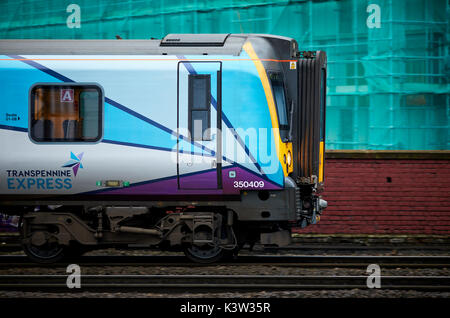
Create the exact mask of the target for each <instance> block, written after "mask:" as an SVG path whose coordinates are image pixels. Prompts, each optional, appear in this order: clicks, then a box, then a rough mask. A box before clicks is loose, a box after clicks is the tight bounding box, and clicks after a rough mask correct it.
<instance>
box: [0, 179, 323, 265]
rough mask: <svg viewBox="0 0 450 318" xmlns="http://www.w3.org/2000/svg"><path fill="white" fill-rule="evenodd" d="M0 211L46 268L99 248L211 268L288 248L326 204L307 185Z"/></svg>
mask: <svg viewBox="0 0 450 318" xmlns="http://www.w3.org/2000/svg"><path fill="white" fill-rule="evenodd" d="M35 203H39V205H36V204H35V205H23V206H21V205H14V206H7V207H5V206H3V207H2V212H3V211H5V210H6V212H8V213H10V214H14V213H15V214H17V213H18V212H19V211H21V213H20V214H21V222H20V224H21V225H20V231H21V235H22V245H23V248H24V251H25V253H26V254H27V255H28V256H29V257H30V258H31V259H32V260H33V261H36V262H40V263H52V262H57V261H61V260H62V259H63V258H67V257H69V258H73V257H77V256H80V255H82V254H83V253H85V252H87V251H89V250H93V249H99V248H107V247H116V248H117V247H133V248H157V249H161V250H170V251H184V253H185V255H186V256H187V257H188V258H189V259H191V260H192V261H195V262H199V263H211V262H215V261H218V260H220V259H222V258H230V257H233V256H236V255H237V254H238V252H239V250H240V249H242V248H243V247H244V245H245V244H248V246H250V247H252V246H253V245H254V244H255V243H257V242H258V241H259V242H261V243H262V244H265V245H277V246H283V245H287V244H289V243H290V238H291V229H292V228H293V227H305V226H307V225H308V224H313V223H316V221H317V220H318V216H319V214H320V213H321V211H322V209H323V208H325V207H326V202H325V201H324V200H322V199H321V198H320V196H318V195H317V194H316V193H315V191H314V189H313V188H312V187H310V186H303V187H295V188H287V189H284V190H282V191H245V192H243V193H242V194H241V200H239V201H225V202H219V201H207V202H201V201H198V202H181V201H180V202H176V203H177V204H173V205H172V204H171V202H161V201H160V202H140V204H139V202H132V204H130V203H128V202H127V203H125V202H113V201H111V202H107V201H103V202H97V204H95V203H93V202H89V204H82V205H79V204H76V203H75V202H63V201H61V202H60V203H65V204H59V205H54V204H43V203H52V202H45V201H42V202H35Z"/></svg>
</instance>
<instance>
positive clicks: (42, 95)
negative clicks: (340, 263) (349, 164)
mask: <svg viewBox="0 0 450 318" xmlns="http://www.w3.org/2000/svg"><path fill="white" fill-rule="evenodd" d="M326 74H327V59H326V54H325V53H324V52H322V51H301V50H300V48H299V46H298V43H297V42H296V41H295V40H294V39H291V38H287V37H281V36H274V35H258V34H169V35H167V36H166V37H164V38H163V39H162V40H1V41H0V83H1V85H0V96H1V99H2V102H1V104H0V149H1V156H0V212H1V213H7V214H12V215H20V216H21V221H20V225H21V226H20V228H21V235H22V244H23V248H24V251H25V252H26V254H27V255H28V256H29V257H30V258H32V259H33V260H34V261H37V262H44V263H49V262H56V261H59V260H61V259H62V258H63V257H66V256H75V255H77V254H80V253H82V252H84V251H86V250H90V249H95V248H104V247H142V248H160V249H164V250H178V251H181V250H182V251H184V252H185V254H186V255H187V256H188V257H189V258H190V259H191V260H193V261H196V262H203V263H208V262H214V261H217V260H219V259H221V258H223V257H229V256H232V255H237V253H238V251H239V250H240V249H241V248H243V247H244V246H252V245H253V244H255V243H256V242H261V243H262V244H276V245H283V244H288V243H289V242H290V237H291V229H292V228H295V227H305V226H307V225H309V224H314V223H316V222H317V221H318V220H319V215H320V214H321V212H322V210H323V209H324V208H325V207H326V206H327V203H326V201H324V200H323V199H321V197H320V192H321V190H322V188H323V185H324V149H325V145H324V137H325V104H326ZM246 244H247V245H246Z"/></svg>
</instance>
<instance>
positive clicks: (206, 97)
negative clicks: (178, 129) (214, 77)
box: [188, 74, 211, 140]
mask: <svg viewBox="0 0 450 318" xmlns="http://www.w3.org/2000/svg"><path fill="white" fill-rule="evenodd" d="M188 86H189V103H188V108H189V109H188V111H189V119H188V121H189V123H188V124H189V131H190V133H191V139H192V140H211V136H210V134H211V131H210V128H211V76H210V75H209V74H197V75H192V74H191V75H189V79H188Z"/></svg>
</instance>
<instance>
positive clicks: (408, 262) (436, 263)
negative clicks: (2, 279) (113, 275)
mask: <svg viewBox="0 0 450 318" xmlns="http://www.w3.org/2000/svg"><path fill="white" fill-rule="evenodd" d="M74 263H75V264H78V265H80V266H217V265H227V266H244V265H255V264H260V265H265V264H267V265H273V266H298V267H364V266H367V265H369V264H378V265H380V266H382V267H391V268H392V267H409V268H446V267H450V256H355V255H348V256H342V255H339V256H329V255H326V256H324V255H299V256H287V255H253V256H239V257H238V258H237V259H234V260H230V261H226V262H219V263H214V264H195V263H191V262H189V261H187V259H186V258H185V257H184V256H82V257H79V258H76V259H68V260H66V261H65V262H62V263H56V264H36V263H33V262H31V261H30V260H29V259H28V258H27V257H26V256H10V255H2V256H0V269H1V268H12V267H65V266H67V265H68V264H74Z"/></svg>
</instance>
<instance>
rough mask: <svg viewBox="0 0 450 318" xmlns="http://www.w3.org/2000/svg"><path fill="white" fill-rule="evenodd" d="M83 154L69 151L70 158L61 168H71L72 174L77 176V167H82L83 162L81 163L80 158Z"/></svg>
mask: <svg viewBox="0 0 450 318" xmlns="http://www.w3.org/2000/svg"><path fill="white" fill-rule="evenodd" d="M83 154H84V152H82V153H79V154H78V155H75V154H74V153H73V152H72V151H71V152H70V160H69V161H67V162H66V163H65V164H64V165H63V166H62V167H63V168H72V171H73V174H74V175H75V177H76V176H77V173H78V169H83V164H82V163H81V159H82V158H83Z"/></svg>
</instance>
